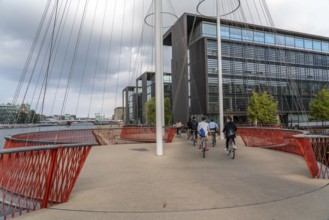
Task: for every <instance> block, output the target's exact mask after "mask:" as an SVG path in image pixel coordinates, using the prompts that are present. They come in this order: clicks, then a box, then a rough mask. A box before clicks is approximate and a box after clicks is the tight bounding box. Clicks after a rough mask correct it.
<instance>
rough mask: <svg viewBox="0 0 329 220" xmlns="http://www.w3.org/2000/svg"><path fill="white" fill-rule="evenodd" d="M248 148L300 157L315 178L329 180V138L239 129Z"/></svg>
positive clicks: (256, 129)
mask: <svg viewBox="0 0 329 220" xmlns="http://www.w3.org/2000/svg"><path fill="white" fill-rule="evenodd" d="M238 134H239V135H240V136H241V138H242V140H243V141H244V143H245V145H246V146H249V147H262V148H270V149H273V150H279V151H284V152H289V153H293V154H297V155H300V156H302V157H304V159H305V162H306V164H307V166H308V168H309V170H310V173H311V175H312V176H313V177H314V178H329V171H328V166H329V162H328V156H329V136H320V135H306V134H305V132H302V131H295V130H285V129H278V128H264V127H262V128H256V127H241V128H238Z"/></svg>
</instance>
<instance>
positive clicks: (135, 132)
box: [120, 126, 177, 143]
mask: <svg viewBox="0 0 329 220" xmlns="http://www.w3.org/2000/svg"><path fill="white" fill-rule="evenodd" d="M176 130H177V128H175V127H167V128H165V133H164V138H163V140H164V141H165V142H166V143H171V142H172V140H173V138H174V136H175V132H176ZM120 137H121V138H123V139H128V140H139V141H144V142H155V141H156V128H155V127H154V126H152V127H123V128H122V130H121V134H120Z"/></svg>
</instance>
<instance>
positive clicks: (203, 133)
mask: <svg viewBox="0 0 329 220" xmlns="http://www.w3.org/2000/svg"><path fill="white" fill-rule="evenodd" d="M199 135H200V137H205V136H206V133H205V132H204V130H203V128H201V129H200V131H199Z"/></svg>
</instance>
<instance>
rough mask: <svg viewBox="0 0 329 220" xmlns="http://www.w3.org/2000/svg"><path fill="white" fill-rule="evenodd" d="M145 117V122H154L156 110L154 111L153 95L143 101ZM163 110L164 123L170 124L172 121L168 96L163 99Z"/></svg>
mask: <svg viewBox="0 0 329 220" xmlns="http://www.w3.org/2000/svg"><path fill="white" fill-rule="evenodd" d="M145 109H146V111H145V118H146V121H147V123H149V124H154V123H155V122H156V112H155V97H153V98H151V99H150V100H148V101H147V102H146V103H145ZM164 110H165V116H164V117H165V125H170V124H171V122H172V115H171V104H170V99H169V98H168V97H166V98H165V100H164Z"/></svg>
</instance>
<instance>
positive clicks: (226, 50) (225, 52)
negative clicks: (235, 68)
mask: <svg viewBox="0 0 329 220" xmlns="http://www.w3.org/2000/svg"><path fill="white" fill-rule="evenodd" d="M216 43H217V42H216ZM221 48H222V56H227V57H229V56H231V47H230V44H228V43H222V46H221ZM216 49H217V48H216ZM208 55H209V54H208Z"/></svg>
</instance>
